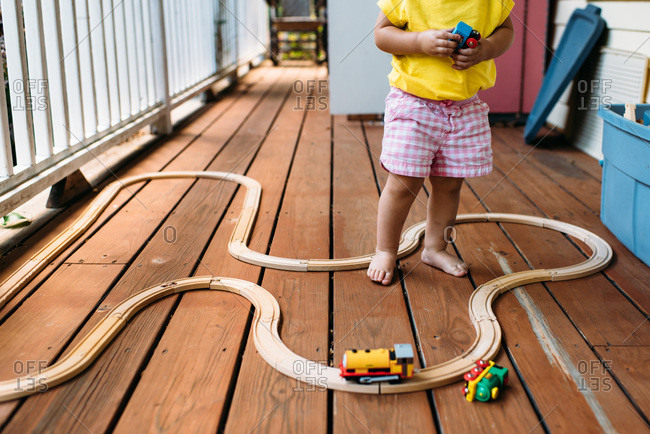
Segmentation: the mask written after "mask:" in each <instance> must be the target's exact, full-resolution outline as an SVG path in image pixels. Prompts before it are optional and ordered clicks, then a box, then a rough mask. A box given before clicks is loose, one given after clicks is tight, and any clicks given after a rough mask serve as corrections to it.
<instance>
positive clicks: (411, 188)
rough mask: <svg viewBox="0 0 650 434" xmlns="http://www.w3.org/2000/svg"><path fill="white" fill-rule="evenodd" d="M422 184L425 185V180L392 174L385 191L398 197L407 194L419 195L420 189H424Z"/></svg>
mask: <svg viewBox="0 0 650 434" xmlns="http://www.w3.org/2000/svg"><path fill="white" fill-rule="evenodd" d="M422 184H424V178H412V177H409V176H400V175H394V174H390V176H389V177H388V180H387V181H386V186H385V187H384V191H387V192H389V193H391V194H398V195H401V194H406V193H412V194H415V195H417V194H418V192H419V191H420V188H422Z"/></svg>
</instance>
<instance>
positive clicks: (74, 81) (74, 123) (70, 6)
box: [59, 0, 86, 143]
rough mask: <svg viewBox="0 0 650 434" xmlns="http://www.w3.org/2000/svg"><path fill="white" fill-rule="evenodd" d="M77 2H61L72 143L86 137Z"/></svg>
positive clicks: (72, 0)
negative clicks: (78, 44)
mask: <svg viewBox="0 0 650 434" xmlns="http://www.w3.org/2000/svg"><path fill="white" fill-rule="evenodd" d="M75 1H76V0H70V1H68V0H64V1H60V2H59V8H60V12H61V34H62V37H63V41H62V42H63V52H62V57H61V60H60V61H59V62H62V63H63V64H64V65H65V80H66V90H67V96H68V117H69V119H68V120H69V125H67V128H68V129H69V132H70V135H71V137H70V142H71V143H77V142H78V141H79V140H83V139H84V138H85V137H86V132H85V131H86V127H85V119H84V107H85V105H84V99H83V98H82V97H81V96H82V92H81V70H80V67H79V50H78V49H77V41H78V40H79V38H78V37H77V17H76V14H75Z"/></svg>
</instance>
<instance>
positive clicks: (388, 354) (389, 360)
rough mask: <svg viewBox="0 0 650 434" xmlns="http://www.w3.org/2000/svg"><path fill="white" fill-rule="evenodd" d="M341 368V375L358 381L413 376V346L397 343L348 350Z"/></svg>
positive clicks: (373, 381) (366, 381)
mask: <svg viewBox="0 0 650 434" xmlns="http://www.w3.org/2000/svg"><path fill="white" fill-rule="evenodd" d="M339 368H340V369H341V377H343V378H345V379H346V380H350V381H356V382H358V383H363V384H370V383H378V382H381V381H390V382H397V381H399V380H401V379H402V378H410V377H412V376H413V371H414V369H413V347H412V346H411V344H395V345H394V346H393V348H390V349H387V348H379V349H376V350H347V351H346V352H345V354H343V360H341V364H340V365H339Z"/></svg>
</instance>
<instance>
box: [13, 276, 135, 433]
mask: <svg viewBox="0 0 650 434" xmlns="http://www.w3.org/2000/svg"><path fill="white" fill-rule="evenodd" d="M121 270H122V267H120V266H118V265H88V264H84V265H65V266H62V267H59V268H58V269H57V270H56V272H54V275H53V276H52V278H50V279H48V280H47V281H45V282H44V283H43V285H41V287H40V288H39V290H38V291H37V292H36V293H34V294H33V295H32V296H31V297H29V298H28V299H27V300H26V301H25V302H24V303H23V304H22V305H21V306H20V309H18V310H17V311H16V312H14V313H13V314H12V315H11V316H10V317H9V318H8V319H7V320H6V321H5V322H4V323H3V324H2V325H1V326H0V345H1V347H2V351H1V352H0V378H2V379H10V378H16V377H19V376H21V375H24V374H25V373H26V372H25V369H26V366H28V365H29V364H34V365H35V368H36V369H39V368H45V367H46V366H47V365H49V364H50V363H51V362H52V360H53V359H56V357H57V356H58V355H59V354H60V351H61V348H62V347H63V346H65V345H66V344H67V343H68V342H69V341H70V339H71V338H72V337H73V333H74V331H75V330H76V329H77V328H78V326H79V324H81V323H83V321H84V320H85V319H86V317H87V316H88V312H91V311H92V310H93V309H95V308H97V305H98V304H99V302H100V300H101V299H102V297H104V295H105V292H106V286H107V285H110V284H111V282H114V281H115V279H116V278H117V277H118V276H119V274H120V272H121ZM21 366H22V367H21ZM30 371H31V369H30ZM17 387H18V386H17ZM19 403H20V401H19V400H14V401H9V402H3V403H0V418H1V419H0V426H2V425H4V423H6V421H7V420H8V418H9V417H10V416H11V415H12V413H13V412H14V410H15V409H16V407H17V406H18V404H19Z"/></svg>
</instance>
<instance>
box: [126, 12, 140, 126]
mask: <svg viewBox="0 0 650 434" xmlns="http://www.w3.org/2000/svg"><path fill="white" fill-rule="evenodd" d="M123 1H124V3H122V6H124V17H125V29H126V41H127V50H128V59H129V85H130V89H131V115H135V114H137V113H138V112H139V111H140V103H141V95H140V75H139V71H138V51H137V43H136V39H135V23H134V21H133V0H123Z"/></svg>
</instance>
